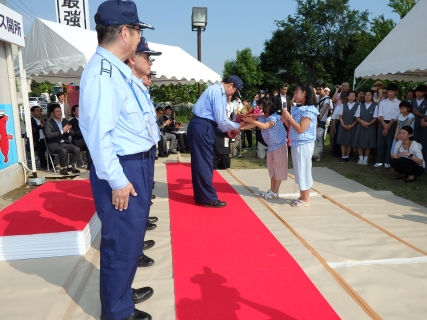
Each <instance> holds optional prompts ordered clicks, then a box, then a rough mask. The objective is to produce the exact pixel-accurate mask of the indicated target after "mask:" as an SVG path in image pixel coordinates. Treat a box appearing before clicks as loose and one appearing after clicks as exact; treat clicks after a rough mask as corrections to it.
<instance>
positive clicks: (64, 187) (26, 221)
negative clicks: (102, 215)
mask: <svg viewBox="0 0 427 320" xmlns="http://www.w3.org/2000/svg"><path fill="white" fill-rule="evenodd" d="M95 211H96V210H95V205H94V203H93V200H92V191H91V188H90V183H89V181H87V180H85V181H83V180H82V181H58V182H47V183H45V184H44V185H42V186H40V187H38V188H37V189H35V190H33V191H32V192H30V193H29V194H27V195H26V196H24V197H22V198H21V199H19V200H18V201H16V202H15V203H13V204H12V205H10V206H9V207H7V208H5V209H4V210H2V211H1V212H0V236H16V235H31V234H40V233H54V232H66V231H80V230H83V229H84V228H85V226H86V225H87V224H88V222H89V220H90V219H91V218H92V216H93V215H94V213H95Z"/></svg>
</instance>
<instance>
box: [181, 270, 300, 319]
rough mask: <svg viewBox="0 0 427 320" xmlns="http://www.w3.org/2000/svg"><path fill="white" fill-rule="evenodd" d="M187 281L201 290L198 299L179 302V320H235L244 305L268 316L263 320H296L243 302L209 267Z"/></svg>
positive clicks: (268, 308) (264, 307) (250, 302)
mask: <svg viewBox="0 0 427 320" xmlns="http://www.w3.org/2000/svg"><path fill="white" fill-rule="evenodd" d="M190 281H191V282H192V283H195V284H198V285H199V286H200V292H201V299H195V300H193V299H188V298H184V299H181V300H180V301H178V303H177V306H176V310H177V319H178V320H186V319H203V320H214V319H215V320H217V319H222V320H238V319H239V317H238V314H237V312H236V311H237V310H240V309H241V306H240V304H245V305H247V306H249V307H251V308H253V309H255V310H256V311H258V312H260V313H263V314H265V315H266V316H268V318H265V319H271V320H273V319H274V320H292V319H295V318H293V317H290V316H289V315H287V314H285V313H283V312H281V311H279V310H276V309H274V308H271V307H268V306H265V305H261V304H258V303H256V302H253V301H250V300H247V299H245V298H242V297H241V296H240V293H239V291H238V290H237V289H236V288H232V287H227V286H225V285H224V283H226V282H227V279H226V278H225V277H223V276H222V275H220V274H218V273H213V272H212V270H211V268H209V267H203V273H202V274H196V275H194V276H193V277H191V279H190ZM247 319H249V318H247ZM253 319H255V318H253Z"/></svg>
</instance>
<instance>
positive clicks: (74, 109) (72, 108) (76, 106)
mask: <svg viewBox="0 0 427 320" xmlns="http://www.w3.org/2000/svg"><path fill="white" fill-rule="evenodd" d="M78 107H79V105H78V104H75V105H74V106H72V107H71V112H72V113H74V112H76V108H78Z"/></svg>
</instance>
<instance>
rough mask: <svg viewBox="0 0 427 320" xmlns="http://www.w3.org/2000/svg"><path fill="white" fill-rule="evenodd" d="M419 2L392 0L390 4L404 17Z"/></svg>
mask: <svg viewBox="0 0 427 320" xmlns="http://www.w3.org/2000/svg"><path fill="white" fill-rule="evenodd" d="M417 2H418V0H390V1H389V3H388V6H389V7H390V8H392V9H393V12H396V13H397V14H398V15H399V16H400V19H403V18H404V17H405V16H406V14H407V13H408V12H409V11H411V9H412V8H413V7H414V6H415V5H416V4H417Z"/></svg>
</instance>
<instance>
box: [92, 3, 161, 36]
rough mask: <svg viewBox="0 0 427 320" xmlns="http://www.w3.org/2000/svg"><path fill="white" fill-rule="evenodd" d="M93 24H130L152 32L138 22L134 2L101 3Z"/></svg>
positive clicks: (147, 26)
mask: <svg viewBox="0 0 427 320" xmlns="http://www.w3.org/2000/svg"><path fill="white" fill-rule="evenodd" d="M95 23H96V24H102V25H104V26H117V25H122V24H132V25H137V26H139V27H140V28H141V29H153V30H154V28H153V27H152V26H150V25H149V24H147V23H144V22H141V21H139V18H138V11H137V9H136V4H135V2H133V1H128V0H126V1H121V0H108V1H105V2H103V3H101V4H100V5H99V7H98V11H97V12H96V14H95Z"/></svg>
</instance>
